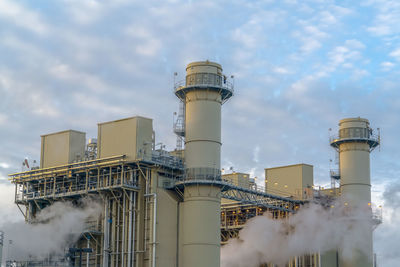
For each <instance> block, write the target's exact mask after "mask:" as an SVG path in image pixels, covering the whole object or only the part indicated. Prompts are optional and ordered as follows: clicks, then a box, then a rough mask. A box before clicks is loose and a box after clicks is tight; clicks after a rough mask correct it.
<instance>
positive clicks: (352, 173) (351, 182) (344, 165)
mask: <svg viewBox="0 0 400 267" xmlns="http://www.w3.org/2000/svg"><path fill="white" fill-rule="evenodd" d="M379 141H380V140H379V136H374V135H373V131H372V129H371V128H370V126H369V121H368V120H367V119H363V118H348V119H343V120H341V121H340V122H339V135H338V136H336V137H334V138H332V139H331V146H332V147H334V148H335V149H337V151H338V152H339V171H340V180H341V181H340V190H341V200H342V202H343V203H344V204H345V205H346V206H348V207H349V208H350V209H351V210H353V211H354V212H367V213H371V178H370V159H369V154H370V152H371V151H372V150H373V149H374V148H375V147H377V146H378V145H379ZM371 219H372V213H371ZM355 224H356V222H355ZM354 227H357V225H355V226H354ZM359 238H362V240H363V246H365V248H366V249H363V251H366V250H368V251H369V253H368V254H369V255H365V253H362V252H361V251H360V250H358V249H355V251H353V253H352V255H353V256H352V258H351V259H344V257H341V255H343V252H341V251H340V249H339V260H340V266H341V267H372V266H373V256H372V255H373V249H372V227H371V231H366V232H365V233H363V236H362V237H359Z"/></svg>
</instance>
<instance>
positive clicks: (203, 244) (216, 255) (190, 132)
mask: <svg viewBox="0 0 400 267" xmlns="http://www.w3.org/2000/svg"><path fill="white" fill-rule="evenodd" d="M175 94H176V95H177V96H178V97H179V98H180V99H181V101H183V102H184V104H185V112H186V114H185V153H184V154H185V189H184V190H185V191H184V202H183V212H182V213H183V214H182V226H181V227H182V228H181V230H182V231H181V233H182V239H181V240H182V266H184V267H189V266H190V267H206V266H207V267H219V265H220V205H221V196H220V193H221V189H220V186H219V181H220V180H221V173H220V165H221V144H222V143H221V105H222V104H223V103H224V102H225V101H226V100H227V99H229V98H230V97H231V96H232V94H233V87H232V86H230V84H228V82H227V81H226V76H224V75H223V74H222V68H221V65H219V64H217V63H214V62H209V61H201V62H193V63H190V64H189V65H188V66H187V68H186V82H185V85H183V86H179V87H177V88H176V90H175Z"/></svg>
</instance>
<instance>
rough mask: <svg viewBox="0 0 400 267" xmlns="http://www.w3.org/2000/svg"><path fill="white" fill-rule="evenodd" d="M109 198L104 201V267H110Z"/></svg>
mask: <svg viewBox="0 0 400 267" xmlns="http://www.w3.org/2000/svg"><path fill="white" fill-rule="evenodd" d="M109 205H110V203H109V198H108V196H106V197H105V200H104V222H103V224H104V226H103V233H104V236H103V267H108V266H109V254H108V251H109V246H110V244H109V230H110V228H109V219H108V213H109Z"/></svg>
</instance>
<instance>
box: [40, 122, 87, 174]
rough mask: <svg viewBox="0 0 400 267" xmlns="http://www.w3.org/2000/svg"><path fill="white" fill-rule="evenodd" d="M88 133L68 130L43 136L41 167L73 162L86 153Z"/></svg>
mask: <svg viewBox="0 0 400 267" xmlns="http://www.w3.org/2000/svg"><path fill="white" fill-rule="evenodd" d="M85 141H86V134H85V133H83V132H79V131H74V130H67V131H62V132H57V133H51V134H46V135H42V136H41V152H40V167H41V168H48V167H54V166H59V165H65V164H68V163H72V162H73V161H74V160H75V159H78V158H83V156H84V155H85Z"/></svg>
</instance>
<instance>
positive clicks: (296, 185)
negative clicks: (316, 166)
mask: <svg viewBox="0 0 400 267" xmlns="http://www.w3.org/2000/svg"><path fill="white" fill-rule="evenodd" d="M313 185H314V178H313V166H312V165H308V164H295V165H288V166H280V167H274V168H266V169H265V188H266V192H267V193H270V194H276V195H281V196H286V197H295V198H298V199H305V198H307V197H309V192H311V188H312V186H313Z"/></svg>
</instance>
